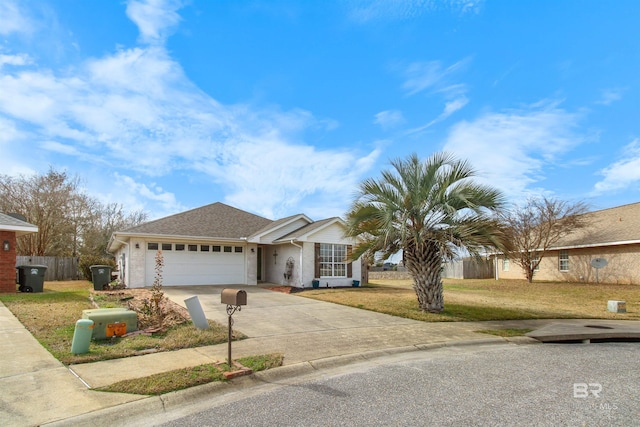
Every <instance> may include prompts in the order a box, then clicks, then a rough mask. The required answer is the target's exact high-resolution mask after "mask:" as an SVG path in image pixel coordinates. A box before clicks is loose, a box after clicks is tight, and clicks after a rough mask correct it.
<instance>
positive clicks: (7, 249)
mask: <svg viewBox="0 0 640 427" xmlns="http://www.w3.org/2000/svg"><path fill="white" fill-rule="evenodd" d="M2 248H3V249H4V250H5V252H8V251H9V249H11V245H9V241H8V240H5V241H4V243H3V244H2Z"/></svg>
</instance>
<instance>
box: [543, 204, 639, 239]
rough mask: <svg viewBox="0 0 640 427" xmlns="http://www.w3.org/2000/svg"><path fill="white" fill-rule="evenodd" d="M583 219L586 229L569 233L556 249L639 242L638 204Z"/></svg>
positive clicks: (616, 208) (592, 214)
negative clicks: (585, 222) (585, 221)
mask: <svg viewBox="0 0 640 427" xmlns="http://www.w3.org/2000/svg"><path fill="white" fill-rule="evenodd" d="M584 217H585V219H586V220H587V224H588V225H587V227H586V228H584V229H580V230H577V231H575V232H573V233H570V234H569V235H567V236H566V237H565V238H564V239H562V240H561V241H560V242H558V244H557V245H555V246H556V247H570V246H599V245H604V244H611V243H616V242H630V241H640V202H639V203H633V204H630V205H624V206H618V207H615V208H610V209H603V210H600V211H594V212H589V213H586V214H584Z"/></svg>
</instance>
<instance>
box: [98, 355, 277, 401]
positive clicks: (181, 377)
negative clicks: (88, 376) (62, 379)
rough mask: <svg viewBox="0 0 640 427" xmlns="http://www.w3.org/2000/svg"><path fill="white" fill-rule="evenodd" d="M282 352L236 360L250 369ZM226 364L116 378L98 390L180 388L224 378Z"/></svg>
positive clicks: (270, 363) (265, 365)
mask: <svg viewBox="0 0 640 427" xmlns="http://www.w3.org/2000/svg"><path fill="white" fill-rule="evenodd" d="M283 360H284V356H283V355H282V353H272V354H266V355H260V356H249V357H243V358H241V359H238V360H237V361H238V362H239V363H240V364H241V365H242V366H245V367H247V368H250V369H251V370H252V371H253V372H258V371H262V370H265V369H271V368H276V367H278V366H282V362H283ZM227 368H228V367H227V365H226V364H213V363H210V364H205V365H199V366H194V367H192V368H184V369H176V370H174V371H168V372H163V373H160V374H155V375H150V376H148V377H144V378H137V379H134V380H125V381H120V382H117V383H115V384H111V385H109V386H106V387H102V388H100V389H98V390H101V391H111V392H117V393H133V394H143V395H159V394H164V393H169V392H171V391H176V390H182V389H185V388H188V387H193V386H197V385H201V384H207V383H210V382H214V381H225V378H224V376H223V374H222V373H223V372H224V371H226V370H228V369H227Z"/></svg>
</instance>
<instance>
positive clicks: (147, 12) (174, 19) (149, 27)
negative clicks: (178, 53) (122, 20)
mask: <svg viewBox="0 0 640 427" xmlns="http://www.w3.org/2000/svg"><path fill="white" fill-rule="evenodd" d="M182 6H183V2H182V1H179V0H146V1H145V0H143V1H140V0H131V1H129V3H128V4H127V16H128V17H129V19H131V20H132V21H133V22H134V23H135V24H136V25H137V26H138V29H139V30H140V41H141V42H143V43H150V44H160V43H164V41H165V40H166V38H167V37H168V36H170V35H171V33H172V31H173V30H174V29H175V28H176V27H177V26H178V24H179V23H180V21H181V20H182V19H181V18H180V15H179V14H178V10H179V9H180V8H182Z"/></svg>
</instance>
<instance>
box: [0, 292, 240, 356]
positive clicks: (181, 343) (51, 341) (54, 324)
mask: <svg viewBox="0 0 640 427" xmlns="http://www.w3.org/2000/svg"><path fill="white" fill-rule="evenodd" d="M92 289H93V285H92V284H91V283H90V282H88V281H70V282H45V284H44V292H42V293H30V294H27V293H19V294H2V295H0V300H1V301H2V302H3V303H4V304H5V305H6V306H7V308H8V309H9V310H10V311H11V312H12V313H13V314H14V315H15V316H16V317H17V318H18V319H19V320H20V322H22V324H23V325H24V326H25V327H26V328H27V329H28V330H29V332H31V334H33V336H34V337H35V338H36V339H37V340H38V341H39V342H40V343H41V344H42V345H43V346H44V347H45V348H46V349H47V350H49V352H51V354H53V356H54V357H56V358H57V359H58V360H60V361H61V362H62V363H65V364H71V363H86V362H95V361H99V360H107V359H117V358H121V357H128V356H135V355H138V354H145V353H149V352H160V351H170V350H177V349H181V348H191V347H199V346H206V345H213V344H219V343H222V342H226V341H227V327H226V326H223V325H220V324H218V323H215V322H209V324H210V326H211V328H210V329H208V330H200V329H196V328H195V327H193V325H192V323H191V322H186V323H183V324H174V325H173V326H171V327H169V328H168V329H167V330H166V331H162V332H158V333H154V334H153V335H152V336H145V335H138V336H132V337H122V338H115V339H112V340H106V341H92V342H91V345H90V347H89V352H88V353H86V354H77V355H74V354H71V343H72V340H73V332H74V329H75V323H76V321H77V320H78V319H80V318H81V317H82V310H86V309H91V308H95V307H94V306H93V305H92V304H91V301H90V299H89V296H90V293H91V292H92ZM235 336H236V339H240V338H245V336H244V335H242V334H241V333H239V332H236V335H235Z"/></svg>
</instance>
